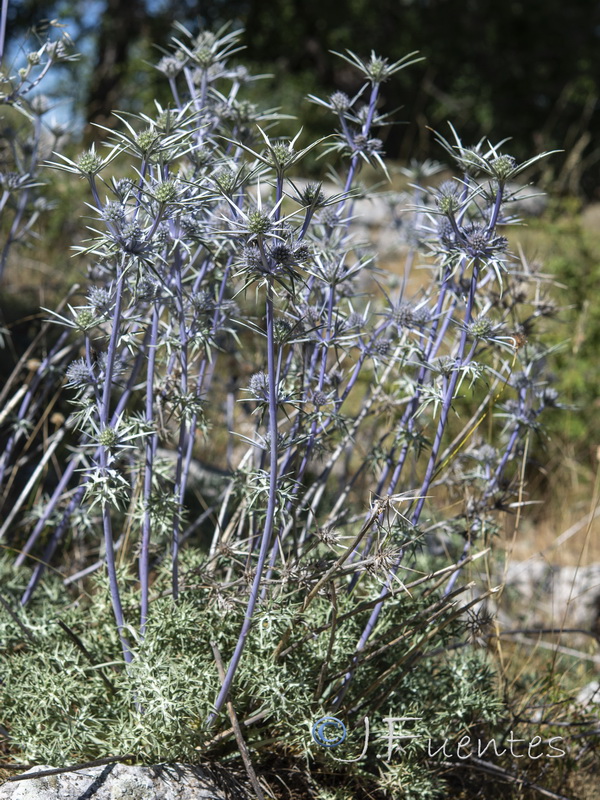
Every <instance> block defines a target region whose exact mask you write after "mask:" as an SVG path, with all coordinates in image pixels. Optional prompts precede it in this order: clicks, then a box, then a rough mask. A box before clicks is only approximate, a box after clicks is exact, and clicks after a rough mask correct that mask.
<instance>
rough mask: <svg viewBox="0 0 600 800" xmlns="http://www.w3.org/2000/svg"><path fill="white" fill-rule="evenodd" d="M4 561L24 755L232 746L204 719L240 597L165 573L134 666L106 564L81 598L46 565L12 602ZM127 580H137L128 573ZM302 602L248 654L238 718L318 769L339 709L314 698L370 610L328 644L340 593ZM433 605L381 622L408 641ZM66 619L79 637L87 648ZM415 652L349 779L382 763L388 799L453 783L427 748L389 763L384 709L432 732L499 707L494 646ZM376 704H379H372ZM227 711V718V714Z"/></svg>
mask: <svg viewBox="0 0 600 800" xmlns="http://www.w3.org/2000/svg"><path fill="white" fill-rule="evenodd" d="M196 562H197V559H196ZM194 566H197V563H194V558H193V557H192V558H191V559H190V562H189V563H186V564H185V569H186V573H185V574H186V575H188V574H189V577H190V578H192V576H193V574H194V569H193V567H194ZM1 568H2V579H3V587H4V588H3V597H4V600H5V604H3V605H2V607H1V608H0V643H1V647H2V661H1V664H2V682H1V683H0V707H1V708H2V720H1V722H2V725H3V726H5V727H7V728H9V729H10V731H11V740H12V743H13V747H14V748H15V752H16V753H17V752H18V753H19V756H20V758H22V759H24V760H26V761H30V762H34V763H35V762H38V763H50V764H64V763H70V762H77V761H81V760H85V759H87V758H95V757H98V756H100V755H102V754H122V755H127V754H132V755H133V756H134V758H135V759H136V760H137V761H139V762H141V763H155V762H161V761H170V760H187V761H191V762H194V761H196V760H197V759H198V758H199V757H200V756H202V758H206V757H209V758H210V757H212V758H224V757H228V756H229V755H231V752H232V741H231V738H229V739H227V740H225V741H224V742H220V743H212V744H210V740H211V738H212V736H213V735H214V731H213V732H212V733H211V732H209V731H207V729H206V726H205V720H206V717H207V714H208V712H209V711H210V708H211V704H212V702H213V701H214V697H215V695H216V692H217V691H218V687H219V680H218V673H217V668H216V665H215V661H214V657H213V655H212V648H211V644H213V643H214V644H216V645H217V647H218V649H219V651H220V653H221V655H222V657H223V658H224V659H225V658H227V657H229V655H230V652H231V650H232V649H233V647H234V645H235V642H236V638H237V635H238V633H239V625H240V622H241V616H242V614H243V607H242V606H240V605H237V606H236V605H234V606H233V607H232V605H231V604H230V603H225V604H223V602H221V599H220V596H219V593H218V592H217V593H215V592H213V593H211V592H210V591H208V590H207V589H206V588H201V587H200V588H190V589H187V590H184V591H183V592H182V596H181V598H180V602H179V603H178V604H177V605H174V604H173V602H172V600H171V598H170V596H168V584H169V575H168V572H167V571H166V570H164V571H163V572H162V573H161V574H160V575H159V576H158V578H157V581H156V583H155V584H154V586H153V589H154V591H155V592H156V594H157V595H160V594H161V591H164V590H166V592H165V594H166V595H167V596H164V597H157V598H156V599H155V600H154V602H153V605H152V608H153V613H152V615H151V618H150V620H149V623H148V628H147V631H146V636H145V639H144V641H143V642H139V643H138V644H137V646H136V647H135V659H134V660H133V662H132V663H131V664H130V665H127V666H126V665H124V663H123V661H122V653H121V652H120V646H119V640H118V637H117V635H116V633H115V628H114V624H113V622H112V611H111V607H110V602H109V600H108V592H107V590H106V589H107V587H103V586H102V584H103V583H106V578H105V576H104V575H101V576H100V577H98V578H97V579H96V580H95V585H92V586H91V587H90V591H89V594H87V595H83V596H82V595H79V596H77V595H76V594H74V593H73V594H69V593H68V592H67V591H66V590H64V589H63V588H62V586H61V581H60V578H59V577H57V576H48V577H47V578H46V580H45V581H44V583H43V588H42V590H41V591H40V592H39V593H38V594H37V595H36V596H35V600H34V601H33V602H32V604H31V605H30V606H29V607H28V608H27V610H18V611H14V610H13V609H16V608H18V606H17V604H16V602H15V601H16V600H17V598H18V596H19V590H20V589H21V588H22V587H20V586H19V581H20V580H21V581H22V580H23V578H24V577H25V576H15V574H14V570H12V568H11V566H10V562H9V561H8V559H7V558H3V560H2V564H1ZM188 570H189V572H188ZM120 578H121V580H122V582H123V583H124V584H127V580H126V578H127V576H126V574H125V572H124V571H122V572H121V574H120ZM364 592H365V594H366V593H367V587H366V586H365V587H364ZM136 594H137V589H136V588H135V584H134V583H132V582H130V591H129V592H124V593H123V601H124V605H125V607H127V606H128V604H129V603H131V604H135V603H136V602H137V600H138V598H137V597H136ZM301 599H302V598H301V595H299V594H298V593H295V592H294V593H292V594H291V596H290V598H289V599H288V600H287V601H286V602H279V603H278V604H277V605H272V606H271V607H268V608H265V609H264V610H263V611H262V613H261V615H260V616H259V617H258V619H257V625H256V628H255V630H254V631H253V634H252V636H251V638H250V640H249V643H248V647H247V649H246V651H245V655H244V660H243V662H242V665H241V667H240V671H239V674H238V678H237V680H236V684H235V689H234V692H233V700H234V705H235V708H236V712H237V714H238V716H239V718H240V719H242V720H243V719H245V718H247V717H250V716H253V715H256V714H262V715H263V716H262V718H261V719H260V722H259V723H257V724H255V725H254V726H253V727H250V728H249V729H248V734H247V736H248V741H249V744H250V746H251V748H254V747H255V748H256V752H257V753H258V756H257V758H258V761H259V763H260V760H261V759H262V758H265V757H266V756H267V754H268V751H269V742H271V743H278V744H277V745H276V746H277V747H280V748H281V747H283V748H284V749H285V750H287V751H288V752H289V754H290V757H291V758H292V759H293V760H294V759H300V761H305V760H306V759H308V762H307V763H308V764H311V765H312V766H313V767H317V768H318V765H319V764H321V765H323V764H325V765H327V764H329V766H330V767H333V766H335V762H334V761H332V759H331V757H330V754H329V753H327V752H326V751H324V750H323V749H322V748H320V747H319V746H318V745H317V744H315V742H314V741H313V739H312V737H311V725H312V723H313V721H314V720H315V719H317V718H319V717H320V716H322V715H324V714H325V713H326V710H327V709H326V707H325V706H324V705H323V702H322V699H321V698H319V697H315V690H316V687H317V685H318V683H319V680H320V676H321V675H322V670H323V669H324V668H325V670H326V680H328V679H330V678H331V677H332V676H334V675H336V673H339V672H343V671H344V670H345V669H346V668H347V667H348V664H349V659H350V658H351V656H352V652H353V647H354V643H355V641H356V637H357V636H358V635H359V633H360V628H361V626H362V624H364V621H365V618H366V617H365V614H366V615H368V611H366V612H363V613H362V614H358V615H356V616H353V617H350V619H349V620H347V621H346V622H344V623H342V624H341V625H340V628H339V632H338V635H337V637H336V646H335V647H334V648H333V649H332V650H331V651H330V650H329V647H328V643H329V630H327V629H326V630H325V631H323V630H322V629H323V628H324V627H326V625H327V622H328V620H330V618H331V603H330V600H329V599H328V598H327V597H326V596H323V597H320V598H318V599H317V601H315V603H314V604H313V605H312V606H311V607H310V611H309V612H308V613H306V614H304V615H302V616H301V617H300V618H298V617H297V611H298V608H299V605H300V601H301ZM430 604H431V599H429V600H425V599H424V598H423V597H420V596H419V594H418V593H413V596H412V597H409V596H408V595H405V596H403V597H402V599H401V600H400V599H399V600H398V601H393V602H392V603H390V605H389V608H388V609H387V611H386V614H385V617H384V619H383V620H382V622H381V635H382V636H383V638H385V637H386V635H387V634H390V635H391V634H395V635H398V633H399V632H404V633H406V634H407V643H409V647H413V646H414V645H415V644H416V643H418V642H419V641H421V640H422V641H425V637H426V636H427V634H428V633H429V629H428V627H427V626H426V625H424V624H423V621H422V619H421V621H419V616H420V615H421V614H422V612H423V611H424V610H425V609H426V608H427V607H428V606H430ZM6 605H8V606H9V607H10V608H11V610H13V611H12V614H10V613H9V612H8V611H7V608H6ZM355 607H356V604H355V602H354V600H353V599H347V598H344V597H340V598H339V602H338V613H339V615H340V617H341V616H343V614H345V613H348V612H351V611H353V610H355ZM15 614H16V616H17V617H18V619H19V621H20V623H21V625H20V626H19V625H18V624H17V623H16V622H15V616H14V615H15ZM59 620H60V621H62V622H63V623H64V625H65V626H67V627H68V628H69V629H70V630H71V631H72V633H73V634H75V635H76V636H77V637H78V638H79V640H80V642H81V644H83V645H84V646H85V648H86V650H87V653H84V652H83V649H82V647H81V646H79V645H77V644H76V643H74V641H73V639H72V637H71V636H70V635H69V634H68V633H67V632H66V631H65V628H64V627H61V625H60V624H59ZM292 620H295V622H294V630H293V633H292V635H291V636H290V638H289V640H288V647H289V648H290V649H291V652H290V653H289V655H287V656H286V657H285V658H284V659H283V660H282V661H281V662H280V663H275V662H274V660H273V657H272V654H273V649H274V647H275V646H276V644H277V642H278V640H279V638H280V637H281V635H282V634H283V632H284V631H285V629H286V628H287V627H288V625H289V623H290V622H291V621H292ZM319 631H321V633H320V634H319V633H318V632H319ZM311 632H312V633H311ZM462 633H463V624H462V623H457V622H454V623H452V626H451V630H449V631H448V632H447V633H446V634H440V638H438V639H437V640H436V641H437V643H438V644H439V643H440V641H443V640H446V639H448V638H449V637H450V636H451V635H462ZM307 634H308V635H307ZM403 650H406V647H404V648H403V647H402V646H400V647H398V648H392V649H390V650H388V651H387V652H385V653H382V654H381V656H379V657H376V658H374V659H373V660H372V662H371V663H370V664H369V666H368V667H366V668H364V669H363V670H361V671H360V674H359V677H358V678H357V680H356V682H355V684H354V685H353V687H352V694H351V696H350V697H349V702H353V701H355V702H356V703H357V704H360V703H361V701H362V698H363V694H365V693H367V691H368V689H369V687H370V686H371V685H372V684H373V682H374V681H377V679H378V677H379V676H380V675H381V674H382V673H383V672H384V671H386V670H389V669H390V667H393V666H394V663H395V662H396V661H398V660H399V656H400V655H401V654H402V653H403ZM415 652H416V653H417V655H416V658H415V659H414V660H413V661H412V662H411V664H410V667H408V668H405V669H403V668H402V667H399V669H398V670H397V671H394V670H392V673H391V675H390V679H389V681H388V683H389V685H388V686H383V687H381V688H382V690H383V691H385V692H386V693H387V695H388V696H387V699H386V702H385V705H383V706H382V707H381V708H380V709H377V710H376V711H375V712H374V713H372V715H371V719H370V723H371V729H372V731H373V732H374V735H373V736H372V738H371V741H370V744H369V748H368V751H367V754H366V756H365V758H364V759H363V760H361V761H360V762H357V763H355V764H354V765H348V776H347V777H348V780H350V779H351V777H350V776H351V775H352V773H353V772H356V773H357V774H358V775H363V777H364V776H365V775H369V774H370V772H371V771H372V770H373V769H374V768H375V767H376V765H378V764H380V766H381V776H380V781H381V786H382V787H385V786H387V787H388V788H389V790H390V794H389V796H390V797H396V796H398V797H399V796H402V797H409V796H415V797H416V796H417V795H415V794H414V791H415V787H416V786H419V787H422V792H425V787H426V786H427V785H429V784H431V786H432V787H437V789H439V787H440V785H441V784H439V782H438V781H437V779H435V777H434V776H432V774H431V773H430V771H428V769H427V767H426V764H425V754H426V750H425V749H424V748H423V747H420V748H419V747H412V748H407V749H406V752H405V753H403V754H401V755H399V754H398V753H397V752H396V753H395V754H393V756H392V759H391V760H390V763H389V764H387V763H383V762H381V758H382V757H383V756H384V755H385V754H386V750H387V742H386V741H385V732H386V730H387V723H386V722H385V721H384V718H385V717H386V716H417V717H421V718H422V719H421V721H420V722H419V723H418V726H417V728H415V732H417V733H418V734H419V735H420V736H422V737H423V741H425V740H426V739H427V738H431V739H432V740H434V741H437V740H438V739H452V738H453V737H455V736H457V735H458V733H459V732H460V731H461V729H462V727H463V726H465V727H467V728H468V726H469V725H471V724H473V723H474V722H477V723H478V724H480V725H481V724H482V723H486V722H491V721H493V720H494V719H495V717H496V716H497V712H498V708H499V706H498V698H497V696H496V694H495V690H494V676H493V670H492V668H491V665H490V662H489V660H488V658H487V657H486V656H485V655H482V654H479V653H477V652H475V653H471V652H469V651H467V652H465V651H464V650H459V651H457V652H455V653H452V652H449V654H448V655H447V656H446V657H443V658H442V659H440V658H439V657H436V658H435V660H430V659H428V658H422V657H421V656H422V653H419V651H418V649H417V650H416V651H415ZM366 696H367V697H368V696H369V695H368V694H367V695H366ZM365 711H366V713H369V707H368V706H367V708H366V709H365ZM223 721H224V722H225V727H228V723H227V721H226V718H225V717H223ZM362 731H363V729H362V727H361V726H360V725H359V726H358V727H357V728H356V730H355V731H354V732H351V735H350V736H349V738H348V740H347V742H346V743H344V745H343V746H341V747H340V748H338V749H336V751H335V757H336V758H355V757H356V755H357V754H358V753H360V751H361V749H362V744H363V740H362V736H363V733H362ZM399 775H411V776H412V779H413V783H412V786H413V795H399V794H398V792H397V790H393V786H394V782H395V781H396V780H397V778H398V776H399ZM428 782H429V784H428ZM432 791H433V789H432ZM428 796H430V795H428V794H426V793H423V794H421V797H428ZM431 796H432V797H433V796H435V794H434V793H432V794H431Z"/></svg>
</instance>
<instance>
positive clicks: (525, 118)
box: [9, 0, 600, 196]
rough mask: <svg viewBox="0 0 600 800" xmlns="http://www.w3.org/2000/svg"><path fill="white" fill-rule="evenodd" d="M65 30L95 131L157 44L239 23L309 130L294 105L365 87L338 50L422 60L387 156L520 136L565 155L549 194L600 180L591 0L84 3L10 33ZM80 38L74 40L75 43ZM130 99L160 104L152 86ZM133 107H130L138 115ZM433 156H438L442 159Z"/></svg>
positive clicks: (521, 147) (32, 1) (22, 2)
mask: <svg viewBox="0 0 600 800" xmlns="http://www.w3.org/2000/svg"><path fill="white" fill-rule="evenodd" d="M51 16H60V17H61V18H65V19H67V20H69V24H70V25H71V26H72V27H73V31H74V34H81V35H82V36H83V37H84V38H86V40H87V42H88V43H89V45H88V49H89V50H90V51H91V53H92V55H91V59H92V60H91V62H90V63H93V64H94V67H93V69H91V70H90V71H89V73H88V74H87V75H86V74H83V75H82V72H81V67H78V68H77V70H78V73H77V80H78V83H80V84H81V83H83V84H84V92H83V94H84V97H83V98H82V101H81V104H82V107H83V109H84V114H85V116H86V119H87V121H88V122H94V121H95V122H98V121H99V122H102V124H105V123H106V120H107V118H108V114H109V113H110V111H111V110H112V109H113V108H115V107H118V106H119V105H123V104H124V102H123V101H124V100H125V98H124V97H123V95H124V92H125V89H124V87H125V85H126V80H125V79H126V76H127V75H128V74H130V72H131V71H132V70H134V71H135V73H136V75H141V74H142V73H141V70H140V69H139V67H140V62H141V60H155V59H156V57H157V53H156V51H154V50H152V48H151V46H150V44H149V43H150V42H151V41H155V42H158V44H159V45H161V44H162V45H166V43H167V42H168V40H169V38H170V36H171V35H172V31H171V23H172V22H173V21H174V20H175V19H177V20H180V21H182V22H184V23H185V24H187V25H188V26H190V28H192V29H194V28H195V29H198V28H199V27H200V26H208V27H214V26H218V25H221V24H223V23H225V22H233V23H234V24H239V25H243V26H244V27H245V28H246V31H247V35H246V41H247V43H248V45H247V50H246V53H245V59H246V61H249V62H250V64H251V65H252V63H254V64H256V65H260V67H261V68H265V69H266V70H267V71H272V72H273V73H274V74H275V75H276V77H275V78H273V79H272V82H271V84H270V85H269V86H268V87H267V90H268V91H269V93H271V94H274V95H275V96H276V97H277V96H281V95H282V94H284V93H285V94H286V95H287V97H288V98H289V95H290V94H293V95H294V94H295V95H296V96H295V105H296V107H298V108H299V109H300V112H299V113H300V114H304V115H306V119H303V122H305V124H306V123H307V124H308V126H309V127H313V126H314V125H315V124H318V120H317V121H315V116H314V112H313V113H312V114H311V112H308V111H306V110H302V109H306V105H304V106H303V105H302V104H301V103H300V102H299V101H300V95H301V94H303V93H305V90H306V89H307V87H308V89H309V90H310V91H313V92H317V93H318V92H319V91H320V90H323V89H324V90H329V91H331V90H333V89H335V88H338V89H342V90H346V91H349V92H352V91H354V90H356V89H357V88H358V87H357V86H356V84H355V78H354V77H353V76H351V71H350V70H347V69H345V68H344V67H339V66H337V65H336V59H334V58H333V57H332V56H331V54H330V52H329V51H330V50H341V51H343V50H344V49H345V48H352V49H354V50H360V51H361V52H364V53H368V52H369V51H370V50H371V49H374V50H377V51H378V52H385V53H386V54H387V55H388V56H389V58H390V59H391V60H394V59H397V58H400V57H402V56H403V55H404V54H405V53H407V52H410V51H412V50H419V51H420V52H421V54H422V55H423V56H425V57H426V61H425V62H424V63H423V66H422V67H421V68H420V70H417V71H416V72H413V73H411V75H410V76H408V75H406V76H405V75H404V74H401V75H399V76H396V78H395V80H394V81H391V82H390V84H389V85H388V86H387V87H386V93H385V97H384V98H383V102H384V103H385V106H386V109H385V110H390V109H392V108H394V107H397V106H399V105H406V106H407V107H410V108H412V109H417V114H416V118H415V121H414V122H413V123H412V124H411V125H410V126H409V127H408V128H405V127H399V128H396V129H392V130H391V131H390V132H389V136H388V140H387V142H386V149H387V151H388V154H389V155H390V156H392V157H396V158H398V157H400V158H409V157H412V156H418V157H426V156H430V155H432V154H433V155H436V154H435V153H432V152H431V138H430V136H429V135H428V133H427V126H431V127H435V128H441V127H443V126H444V124H445V121H446V119H448V118H452V119H453V120H454V121H455V123H456V126H457V127H458V128H460V130H461V133H462V135H463V136H464V137H465V139H466V140H471V141H474V142H475V141H477V140H478V139H479V138H480V137H481V136H486V135H491V133H492V131H494V136H500V137H502V136H508V135H511V136H513V137H514V144H513V145H511V148H512V150H513V152H514V154H515V156H517V157H518V158H519V157H524V156H525V154H526V153H530V152H531V150H532V148H534V149H536V150H543V149H552V148H563V149H564V150H565V151H566V152H567V153H568V155H565V156H563V157H562V159H554V160H553V166H551V167H547V169H552V170H553V172H552V174H548V175H546V179H550V178H552V179H553V180H554V182H555V187H556V188H558V189H560V190H563V191H564V190H569V191H571V192H584V193H585V194H587V195H588V196H592V195H594V194H595V192H596V186H597V184H598V183H599V180H598V179H599V177H600V167H599V164H600V148H599V147H597V146H596V145H595V144H594V142H595V140H596V139H597V136H598V133H599V132H600V113H599V104H598V98H599V96H600V91H599V88H598V80H599V78H598V76H600V47H599V44H600V42H599V38H600V7H599V5H598V4H597V3H596V2H594V0H576V2H572V3H569V4H565V3H564V2H562V0H528V1H527V2H523V1H522V0H507V1H506V2H504V3H497V2H495V0H347V2H346V3H345V4H344V5H343V6H342V7H340V4H339V3H338V2H334V0H302V2H300V0H268V1H267V0H226V1H225V0H207V2H202V3H200V2H198V1H197V0H175V2H164V1H163V0H128V2H119V0H104V2H97V3H92V4H90V3H89V2H88V0H62V1H61V0H58V2H37V1H36V0H15V1H14V2H13V3H12V4H11V9H10V19H9V30H11V31H12V33H13V35H15V34H17V33H19V31H22V30H23V28H26V27H28V26H31V25H32V24H34V23H35V22H39V20H41V19H42V18H43V17H51ZM78 39H79V35H78ZM133 85H134V86H136V95H137V96H141V95H142V94H143V93H145V92H146V91H150V92H156V89H157V86H158V81H157V82H156V83H153V82H152V79H151V78H149V79H146V82H145V83H144V84H142V85H140V84H139V82H138V83H137V84H136V83H135V82H134V84H133ZM135 100H136V98H135V97H133V98H132V97H131V96H130V97H128V98H127V103H128V105H129V106H130V107H131V102H132V101H133V104H134V107H135ZM438 155H439V154H438Z"/></svg>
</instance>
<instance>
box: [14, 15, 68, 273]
mask: <svg viewBox="0 0 600 800" xmlns="http://www.w3.org/2000/svg"><path fill="white" fill-rule="evenodd" d="M7 13H8V0H2V3H1V6H0V215H1V217H2V234H3V242H2V248H1V249H0V278H2V276H3V274H4V270H5V267H6V264H7V261H8V257H9V253H10V252H11V248H13V246H14V245H31V239H32V237H34V235H35V224H36V222H37V220H38V218H39V216H40V214H42V213H44V212H46V211H48V210H50V208H51V204H50V203H49V201H48V199H47V198H46V197H44V195H43V194H42V192H41V191H40V187H41V186H43V180H42V179H41V176H40V171H41V162H42V161H43V160H44V159H45V158H47V157H48V156H49V155H50V153H51V152H52V150H54V149H56V148H57V146H60V145H62V144H64V141H65V134H66V128H65V126H63V125H61V124H59V123H58V122H57V121H56V119H54V118H53V116H52V113H51V111H52V102H51V100H50V98H49V97H48V96H47V95H45V94H43V93H42V92H41V91H40V90H41V89H42V88H43V87H44V85H45V84H46V83H47V76H48V74H49V73H50V72H51V71H52V70H53V69H54V68H55V67H56V65H57V64H64V63H65V62H68V61H74V60H76V59H77V57H78V56H77V55H76V54H74V53H72V52H71V41H70V38H69V36H68V34H67V33H66V32H65V31H62V30H60V28H61V26H60V25H59V24H58V23H57V22H56V20H54V21H52V22H49V23H47V24H46V25H45V30H44V31H43V34H44V35H43V36H42V34H41V32H40V31H38V32H36V33H35V35H36V40H35V45H34V48H33V49H28V47H26V45H31V40H32V39H33V35H32V36H31V37H30V38H29V40H28V41H27V42H25V43H24V45H23V46H21V47H20V48H19V50H18V52H17V55H16V57H14V59H13V60H12V61H11V62H10V63H9V62H8V61H7V60H6V59H5V54H6V48H5V37H6V21H7ZM57 34H58V35H57Z"/></svg>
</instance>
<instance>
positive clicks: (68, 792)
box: [0, 764, 248, 800]
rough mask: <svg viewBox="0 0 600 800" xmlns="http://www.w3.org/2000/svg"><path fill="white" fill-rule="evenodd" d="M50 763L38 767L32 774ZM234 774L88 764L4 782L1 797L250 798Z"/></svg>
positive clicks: (5, 799)
mask: <svg viewBox="0 0 600 800" xmlns="http://www.w3.org/2000/svg"><path fill="white" fill-rule="evenodd" d="M49 769H52V767H47V766H38V767H34V768H33V769H31V770H29V772H27V773H24V774H27V775H32V774H35V773H37V772H44V771H45V770H49ZM247 798H248V795H247V794H246V793H245V791H244V790H243V787H242V786H241V784H239V783H238V782H237V781H236V780H235V779H234V778H233V777H232V776H226V773H220V772H219V773H218V774H217V772H216V771H214V770H209V769H205V768H204V767H193V766H188V765H185V764H169V765H164V766H156V767H130V766H127V765H125V764H108V765H106V766H99V767H88V768H83V769H78V770H75V771H73V772H63V773H60V774H58V775H46V776H42V777H39V778H29V779H27V780H20V781H8V782H6V783H4V784H3V785H2V786H0V800H247Z"/></svg>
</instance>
